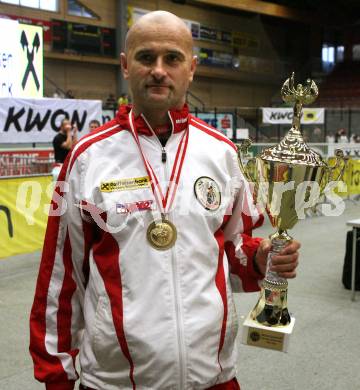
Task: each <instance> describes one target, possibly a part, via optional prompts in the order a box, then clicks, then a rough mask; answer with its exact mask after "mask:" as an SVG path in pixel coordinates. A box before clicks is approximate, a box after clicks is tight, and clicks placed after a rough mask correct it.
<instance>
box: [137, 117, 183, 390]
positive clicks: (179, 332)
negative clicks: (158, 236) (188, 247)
mask: <svg viewBox="0 0 360 390" xmlns="http://www.w3.org/2000/svg"><path fill="white" fill-rule="evenodd" d="M143 118H144V120H145V122H146V124H147V125H148V127H149V129H150V130H151V132H152V133H153V135H154V136H155V138H156V141H157V144H158V145H159V146H160V147H161V161H162V163H163V164H164V171H163V172H164V180H168V171H167V155H166V149H165V146H162V144H161V142H160V140H159V138H158V136H157V135H156V134H155V132H154V130H153V129H152V128H151V126H150V124H149V123H148V122H147V120H146V118H145V117H144V116H143ZM169 118H170V120H171V122H172V119H171V117H170V115H169ZM172 125H173V122H172ZM173 127H174V125H173ZM173 131H174V128H173V129H172V132H171V135H170V137H169V139H168V140H167V142H169V140H170V138H171V137H172V135H173ZM168 216H169V220H170V221H171V222H173V221H172V218H171V213H169V214H168ZM171 265H172V271H173V284H174V295H175V311H176V313H175V314H176V324H177V340H178V351H179V371H180V378H179V386H178V389H179V390H184V384H185V383H186V373H185V366H186V365H185V347H184V334H183V333H184V332H183V326H182V324H183V320H182V313H181V307H180V303H179V301H180V298H179V280H178V277H177V261H176V254H175V250H174V248H172V249H171Z"/></svg>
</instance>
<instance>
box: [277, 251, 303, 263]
mask: <svg viewBox="0 0 360 390" xmlns="http://www.w3.org/2000/svg"><path fill="white" fill-rule="evenodd" d="M298 259H299V252H295V253H292V254H291V255H276V256H272V258H271V262H272V264H273V265H278V264H287V263H294V262H297V261H298Z"/></svg>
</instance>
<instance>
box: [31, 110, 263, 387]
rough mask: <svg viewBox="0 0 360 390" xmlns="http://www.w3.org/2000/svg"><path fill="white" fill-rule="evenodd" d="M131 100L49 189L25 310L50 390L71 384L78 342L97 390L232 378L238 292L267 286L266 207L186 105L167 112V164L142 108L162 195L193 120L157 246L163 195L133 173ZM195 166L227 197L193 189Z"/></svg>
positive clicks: (137, 168) (143, 139) (141, 169)
mask: <svg viewBox="0 0 360 390" xmlns="http://www.w3.org/2000/svg"><path fill="white" fill-rule="evenodd" d="M129 111H130V108H129V107H128V106H126V107H125V106H124V107H122V108H121V110H120V111H119V112H118V113H117V116H116V118H115V119H114V120H112V121H110V122H109V123H107V124H105V125H104V126H102V127H100V128H99V129H98V130H97V131H95V133H91V134H89V135H87V136H86V137H84V138H82V139H81V140H80V141H79V142H78V143H77V144H76V145H75V147H74V148H73V150H72V152H71V153H69V155H68V158H67V160H66V162H65V164H64V166H63V168H62V171H61V173H60V176H59V179H58V180H59V182H58V184H57V188H56V190H55V192H54V196H53V201H52V207H51V216H50V217H49V220H48V227H47V231H46V237H45V242H44V249H43V254H42V259H41V265H40V270H39V276H38V281H37V287H36V293H35V299H34V304H33V307H32V312H31V318H30V328H31V337H30V339H31V340H30V352H31V354H32V357H33V360H34V365H35V377H36V378H37V379H38V380H40V381H42V382H45V383H46V386H47V389H50V390H57V389H61V390H67V389H72V388H73V387H74V383H75V380H76V379H77V378H78V374H77V372H76V369H75V363H74V362H75V357H76V355H77V354H78V352H80V353H79V358H80V366H81V373H80V379H81V382H82V383H83V384H84V385H86V386H88V387H92V388H95V389H99V390H115V389H116V390H118V389H124V390H128V389H131V390H134V389H138V390H145V389H146V390H150V389H151V390H167V389H169V390H170V389H174V390H175V389H177V390H193V389H206V388H208V387H211V386H213V385H215V384H220V383H224V382H227V381H229V380H231V379H232V378H234V377H235V375H236V372H235V366H236V359H237V354H236V347H235V345H234V340H235V336H236V333H237V327H238V324H237V318H236V312H235V308H234V302H233V297H232V292H233V291H256V290H258V289H259V280H260V279H261V278H262V276H261V275H260V274H258V273H257V272H256V270H255V269H254V268H253V257H254V254H255V252H256V249H257V247H258V245H259V242H260V239H259V238H251V231H252V229H253V228H254V227H256V226H258V225H260V224H261V222H262V220H263V217H262V215H260V214H259V213H258V212H257V210H256V209H255V208H254V206H253V205H252V196H251V194H250V191H249V188H248V184H247V182H246V181H245V179H244V178H243V176H242V174H241V172H240V170H239V167H238V161H237V154H236V150H235V147H234V145H233V144H232V143H231V142H230V141H229V140H228V139H227V138H226V137H224V136H223V135H222V134H220V133H219V132H218V131H216V130H215V129H213V128H211V127H209V126H208V125H207V124H206V123H204V122H202V121H201V120H199V119H197V118H195V117H193V116H191V115H189V113H188V109H187V106H186V105H185V106H184V108H183V109H182V110H177V111H175V110H174V111H169V116H170V118H171V121H172V124H173V130H172V135H171V137H170V138H169V140H168V141H167V144H166V147H165V151H166V162H163V161H162V152H164V151H163V150H162V147H161V144H160V142H159V140H158V138H157V137H156V136H155V135H154V133H153V132H152V130H151V129H150V128H149V127H148V126H147V125H146V121H145V120H144V118H143V117H142V116H139V117H137V118H135V119H134V126H135V128H136V131H137V133H138V135H139V139H140V144H141V147H142V149H143V152H144V155H145V156H146V158H147V160H148V161H149V163H150V164H151V166H152V168H153V171H154V172H155V174H156V176H157V178H158V180H159V182H160V185H161V188H162V189H163V192H166V186H167V181H169V179H170V174H171V169H172V166H173V164H174V160H175V155H176V151H177V148H178V145H179V143H180V140H181V139H182V138H181V137H182V135H183V134H184V131H186V129H187V127H188V131H189V133H188V134H189V136H188V142H187V149H186V154H185V156H184V159H183V165H182V171H181V176H180V179H179V185H178V187H177V192H176V194H175V197H174V201H173V205H172V208H171V210H170V212H169V214H168V219H169V220H171V221H172V222H173V224H174V225H175V226H176V228H177V240H176V243H175V245H174V246H173V247H172V248H170V249H168V250H163V251H159V250H157V249H154V248H152V247H151V246H150V245H149V243H148V241H147V237H146V232H147V227H148V226H149V224H150V223H151V222H152V221H153V219H154V215H153V211H152V210H150V208H151V207H154V205H155V204H156V203H155V201H154V194H153V192H152V189H151V187H150V186H148V185H146V183H148V182H146V179H145V185H143V184H141V183H144V180H141V179H138V180H134V179H135V178H143V177H147V176H148V174H147V171H146V169H145V166H144V163H143V160H142V158H141V155H140V152H139V148H138V146H137V144H136V142H135V139H134V137H133V135H132V133H131V131H129V129H130V127H129V118H128V113H129ZM200 177H203V178H205V181H206V182H207V183H210V184H211V183H212V184H213V188H215V195H216V196H217V199H220V196H221V201H220V205H218V206H219V207H218V208H217V206H216V204H215V206H214V203H212V202H213V200H214V197H213V198H209V199H208V201H209V204H210V206H211V207H207V204H206V196H205V198H204V196H202V195H201V194H200V195H199V193H196V191H195V190H194V184H195V182H196V181H197V179H199V178H200ZM124 179H127V180H126V181H125V180H124ZM61 181H64V182H65V183H60V182H61ZM217 189H218V190H217ZM219 193H220V196H219ZM216 196H215V198H216ZM136 202H137V203H136ZM134 205H136V207H135V206H134ZM149 205H151V207H149ZM212 206H214V207H213V209H211V208H212ZM134 207H135V209H134ZM208 208H210V210H209V209H208ZM216 208H217V209H216ZM99 225H100V227H99Z"/></svg>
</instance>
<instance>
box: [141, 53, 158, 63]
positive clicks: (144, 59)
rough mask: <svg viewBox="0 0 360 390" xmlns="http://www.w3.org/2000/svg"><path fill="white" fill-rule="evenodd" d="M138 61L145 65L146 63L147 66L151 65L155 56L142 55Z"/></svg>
mask: <svg viewBox="0 0 360 390" xmlns="http://www.w3.org/2000/svg"><path fill="white" fill-rule="evenodd" d="M138 60H139V61H140V62H143V63H146V64H150V63H151V62H152V61H153V60H154V56H152V55H151V54H141V55H140V56H139V57H138Z"/></svg>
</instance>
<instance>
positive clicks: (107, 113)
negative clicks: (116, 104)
mask: <svg viewBox="0 0 360 390" xmlns="http://www.w3.org/2000/svg"><path fill="white" fill-rule="evenodd" d="M114 118H115V110H102V113H101V122H100V123H101V124H102V125H104V124H105V123H106V122H109V121H111V120H112V119H114Z"/></svg>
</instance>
